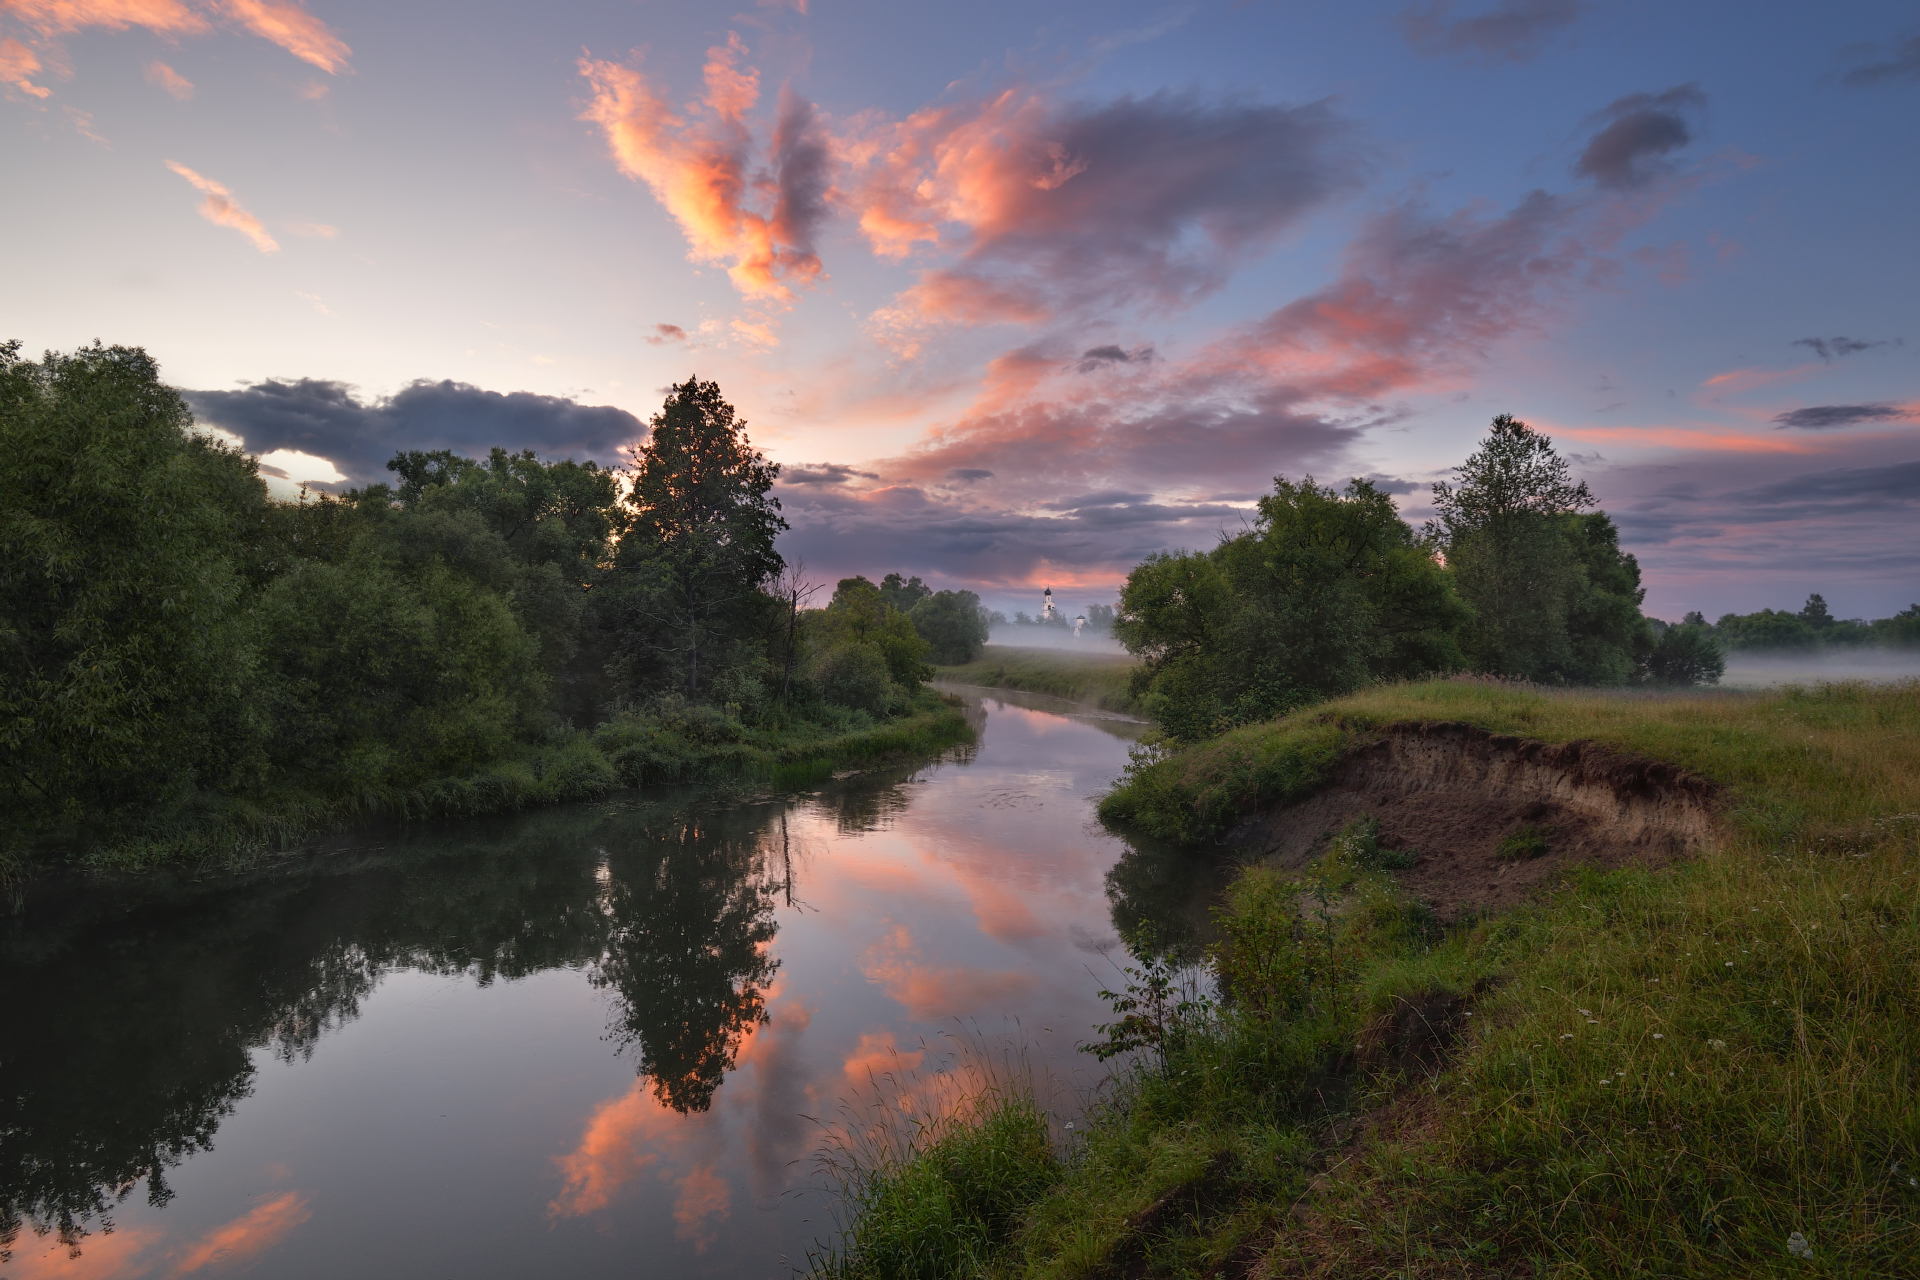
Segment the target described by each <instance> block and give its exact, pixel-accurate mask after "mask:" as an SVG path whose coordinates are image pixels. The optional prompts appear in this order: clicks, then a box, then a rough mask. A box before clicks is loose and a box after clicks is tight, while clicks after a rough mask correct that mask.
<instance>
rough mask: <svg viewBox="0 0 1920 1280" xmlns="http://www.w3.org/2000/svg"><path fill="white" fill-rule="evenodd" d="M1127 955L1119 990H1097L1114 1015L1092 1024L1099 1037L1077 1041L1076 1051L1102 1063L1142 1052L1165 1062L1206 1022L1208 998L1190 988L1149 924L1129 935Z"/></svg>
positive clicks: (1187, 977)
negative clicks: (1193, 1031)
mask: <svg viewBox="0 0 1920 1280" xmlns="http://www.w3.org/2000/svg"><path fill="white" fill-rule="evenodd" d="M1127 954H1128V955H1129V956H1131V957H1132V958H1133V963H1132V964H1130V965H1124V966H1122V967H1121V970H1120V973H1121V976H1122V977H1124V978H1125V979H1126V981H1125V982H1123V983H1122V984H1121V989H1120V990H1119V991H1104V990H1103V991H1101V992H1100V998H1101V999H1102V1000H1105V1001H1106V1002H1107V1004H1108V1005H1109V1006H1111V1008H1112V1009H1113V1012H1114V1014H1115V1015H1116V1016H1115V1018H1114V1020H1113V1021H1112V1022H1103V1023H1100V1024H1098V1025H1096V1026H1095V1027H1094V1030H1095V1031H1096V1032H1098V1033H1099V1034H1100V1036H1101V1039H1099V1040H1095V1041H1091V1042H1089V1043H1087V1044H1083V1045H1081V1046H1080V1051H1081V1052H1082V1053H1091V1054H1092V1055H1093V1056H1094V1057H1096V1058H1098V1059H1099V1060H1100V1061H1102V1062H1105V1061H1107V1060H1108V1059H1109V1058H1118V1057H1121V1056H1123V1055H1127V1054H1132V1053H1139V1052H1142V1051H1144V1052H1146V1053H1147V1054H1149V1055H1151V1057H1152V1059H1153V1060H1154V1061H1157V1062H1158V1063H1160V1065H1162V1066H1165V1065H1166V1062H1167V1058H1168V1055H1169V1054H1172V1053H1176V1052H1178V1050H1179V1047H1180V1042H1181V1041H1182V1040H1183V1039H1184V1038H1185V1037H1186V1035H1187V1034H1188V1033H1189V1032H1190V1031H1191V1030H1192V1029H1193V1028H1194V1027H1196V1026H1197V1025H1199V1024H1200V1023H1202V1022H1204V1021H1205V1019H1206V1017H1207V1014H1208V1010H1209V1009H1210V1008H1211V1007H1212V1004H1213V1002H1212V1001H1211V1000H1210V999H1208V998H1207V997H1206V996H1204V995H1202V994H1200V992H1199V991H1198V990H1197V989H1196V988H1195V985H1194V983H1193V981H1192V975H1191V974H1190V973H1187V972H1183V968H1184V966H1182V965H1181V964H1180V962H1179V960H1178V958H1177V956H1176V955H1174V954H1170V953H1168V952H1167V951H1166V950H1164V949H1163V948H1162V947H1161V946H1160V945H1159V939H1158V937H1157V936H1156V934H1155V931H1154V929H1153V926H1152V925H1150V924H1143V925H1141V926H1140V927H1139V928H1138V929H1136V930H1135V931H1134V932H1133V933H1132V934H1131V935H1129V936H1128V938H1127Z"/></svg>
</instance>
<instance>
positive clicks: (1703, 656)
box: [1647, 622, 1727, 685]
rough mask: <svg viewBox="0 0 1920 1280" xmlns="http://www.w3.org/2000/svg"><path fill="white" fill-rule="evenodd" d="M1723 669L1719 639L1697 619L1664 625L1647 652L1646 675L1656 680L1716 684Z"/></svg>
mask: <svg viewBox="0 0 1920 1280" xmlns="http://www.w3.org/2000/svg"><path fill="white" fill-rule="evenodd" d="M1726 670H1727V659H1726V655H1725V654H1723V653H1721V651H1720V642H1719V641H1718V640H1716V639H1714V637H1713V633H1712V632H1711V631H1709V630H1707V628H1705V627H1703V626H1700V625H1699V624H1697V623H1684V622H1683V623H1681V624H1680V625H1679V626H1677V627H1668V628H1667V629H1666V630H1665V631H1663V632H1661V633H1660V638H1659V639H1658V640H1656V641H1655V642H1654V645H1653V649H1652V651H1651V652H1650V653H1649V654H1648V655H1647V676H1648V678H1649V679H1651V680H1653V681H1654V683H1656V684H1667V685H1696V684H1718V683H1719V682H1720V677H1721V676H1722V675H1724V674H1726Z"/></svg>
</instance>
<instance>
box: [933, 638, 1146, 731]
mask: <svg viewBox="0 0 1920 1280" xmlns="http://www.w3.org/2000/svg"><path fill="white" fill-rule="evenodd" d="M1139 665H1140V664H1139V660H1138V659H1137V658H1134V657H1132V656H1131V655H1129V654H1124V653H1079V652H1073V651H1067V650H1060V649H1017V648H1013V647H1011V646H1008V645H997V644H990V645H988V646H987V647H986V648H985V650H984V651H982V653H981V655H980V657H978V658H976V659H975V660H974V661H972V662H967V663H962V664H960V665H958V666H951V667H937V668H935V670H937V671H938V672H939V676H940V678H941V679H942V680H951V681H953V682H954V683H955V684H971V685H979V686H981V687H983V688H988V689H1019V690H1021V691H1023V692H1026V693H1045V694H1051V695H1052V696H1053V697H1056V698H1065V699H1067V700H1068V701H1070V702H1078V703H1083V704H1085V705H1086V706H1090V707H1096V708H1098V709H1100V710H1102V711H1117V712H1121V713H1123V714H1128V715H1138V714H1140V704H1139V703H1138V702H1136V701H1135V700H1134V697H1133V694H1132V693H1131V692H1130V690H1129V681H1130V680H1131V679H1132V677H1133V673H1134V671H1135V669H1136V668H1138V666H1139Z"/></svg>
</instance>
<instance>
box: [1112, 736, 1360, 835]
mask: <svg viewBox="0 0 1920 1280" xmlns="http://www.w3.org/2000/svg"><path fill="white" fill-rule="evenodd" d="M1372 727H1373V724H1372V723H1371V722H1369V721H1368V720H1366V719H1361V718H1357V717H1352V716H1345V717H1341V718H1339V719H1337V720H1336V719H1334V718H1331V717H1328V716H1327V715H1325V714H1323V713H1321V712H1318V711H1296V712H1294V713H1293V714H1292V715H1289V716H1286V717H1283V718H1282V719H1280V720H1276V721H1273V722H1272V723H1270V724H1265V725H1248V726H1245V727H1242V728H1239V729H1234V730H1231V731H1229V732H1227V733H1224V734H1221V735H1220V736H1219V737H1218V738H1215V739H1212V740H1211V741H1207V742H1202V743H1199V744H1197V745H1195V746H1191V747H1188V748H1185V749H1184V750H1179V751H1169V750H1166V749H1165V748H1163V747H1160V746H1152V745H1149V746H1143V747H1137V748H1135V749H1133V751H1132V752H1131V753H1130V756H1131V758H1130V759H1129V761H1128V764H1127V767H1126V769H1125V771H1124V772H1123V773H1122V774H1121V776H1120V780H1119V781H1118V782H1117V783H1115V785H1114V787H1113V789H1112V790H1111V791H1109V792H1107V794H1106V795H1104V796H1102V797H1101V798H1100V804H1099V815H1100V820H1101V821H1102V822H1104V823H1106V824H1107V825H1109V826H1112V827H1116V828H1119V829H1122V830H1127V831H1139V832H1142V833H1144V834H1146V835H1149V836H1153V837H1155V838H1157V839H1161V840H1170V841H1173V842H1174V843H1176V844H1188V845H1191V844H1208V843H1213V842H1214V841H1217V840H1218V839H1219V838H1220V837H1221V836H1222V835H1224V834H1226V832H1227V831H1228V829H1229V828H1231V827H1232V826H1233V824H1234V823H1235V822H1237V821H1239V820H1240V818H1241V817H1243V816H1244V815H1245V814H1247V813H1248V812H1250V811H1251V810H1253V809H1254V808H1256V807H1258V806H1260V805H1263V804H1269V803H1276V802H1284V801H1289V800H1299V799H1304V798H1305V797H1306V796H1308V795H1311V794H1312V793H1313V792H1314V791H1315V790H1317V789H1318V788H1319V786H1320V784H1321V782H1322V781H1323V780H1324V779H1325V778H1326V776H1327V774H1328V773H1329V772H1330V771H1331V770H1332V769H1333V768H1334V766H1335V765H1337V764H1338V763H1339V762H1340V760H1341V758H1342V757H1344V756H1345V755H1346V754H1347V752H1348V751H1350V750H1352V749H1353V748H1354V747H1355V746H1357V745H1358V744H1360V743H1361V742H1364V741H1366V740H1368V738H1369V736H1370V735H1369V730H1370V729H1371V728H1372Z"/></svg>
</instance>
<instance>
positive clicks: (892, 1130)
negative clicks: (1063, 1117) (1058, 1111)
mask: <svg viewBox="0 0 1920 1280" xmlns="http://www.w3.org/2000/svg"><path fill="white" fill-rule="evenodd" d="M952 1050H953V1051H952V1052H949V1053H945V1054H942V1055H940V1056H939V1057H937V1058H936V1059H935V1061H934V1063H933V1065H931V1066H929V1067H927V1068H926V1069H922V1068H921V1067H920V1066H919V1065H918V1063H919V1062H920V1061H921V1060H922V1059H923V1058H924V1057H925V1055H926V1050H925V1048H924V1047H923V1048H922V1050H921V1051H920V1052H919V1053H916V1054H914V1055H913V1065H908V1064H907V1063H904V1062H902V1061H901V1059H900V1057H899V1055H898V1054H895V1055H894V1057H893V1062H892V1064H891V1065H890V1067H889V1068H888V1069H886V1070H884V1071H873V1072H870V1074H869V1079H868V1087H867V1089H866V1090H865V1091H864V1092H863V1093H861V1094H860V1095H857V1096H856V1097H855V1098H853V1099H851V1100H847V1101H844V1102H843V1103H842V1104H841V1113H840V1117H839V1123H838V1124H837V1125H836V1126H835V1127H834V1128H833V1129H832V1130H831V1131H830V1134H829V1138H828V1141H827V1143H826V1145H825V1146H824V1148H823V1149H822V1152H821V1154H820V1158H819V1171H820V1173H821V1174H822V1175H823V1176H824V1178H825V1180H826V1181H827V1182H828V1183H829V1184H830V1185H831V1186H832V1188H833V1189H834V1191H835V1193H836V1194H837V1196H838V1203H839V1205H840V1210H841V1215H842V1226H843V1231H842V1234H841V1238H840V1240H839V1241H838V1242H837V1245H836V1246H835V1247H833V1248H832V1249H830V1250H828V1251H826V1252H820V1253H816V1254H814V1255H813V1256H812V1257H810V1258H809V1260H808V1264H809V1267H808V1274H809V1275H810V1276H813V1277H817V1278H819V1280H829V1278H831V1280H947V1278H948V1277H954V1278H956V1280H957V1278H960V1277H973V1276H977V1275H979V1274H980V1272H981V1270H982V1268H983V1267H985V1266H986V1265H987V1263H988V1261H989V1260H990V1259H991V1258H992V1257H993V1256H994V1254H995V1253H997V1252H998V1251H999V1250H1000V1249H1001V1248H1002V1247H1003V1246H1004V1245H1005V1243H1006V1240H1007V1237H1008V1235H1009V1234H1010V1233H1011V1231H1012V1229H1013V1226H1014V1223H1015V1222H1016V1220H1017V1218H1018V1215H1019V1214H1020V1212H1021V1211H1022V1210H1024V1209H1025V1208H1026V1207H1027V1206H1028V1205H1030V1204H1031V1203H1032V1202H1033V1201H1034V1200H1035V1199H1037V1198H1038V1197H1039V1196H1041V1195H1042V1194H1044V1193H1045V1192H1046V1191H1047V1189H1048V1188H1050V1187H1052V1186H1053V1185H1054V1184H1055V1183H1057V1182H1058V1181H1059V1180H1060V1177H1061V1175H1062V1173H1063V1171H1064V1168H1065V1166H1064V1164H1063V1162H1062V1160H1061V1158H1060V1155H1059V1154H1058V1151H1057V1144H1056V1135H1055V1133H1054V1128H1053V1117H1052V1115H1051V1114H1050V1113H1049V1111H1048V1109H1047V1108H1046V1106H1045V1104H1044V1103H1043V1101H1042V1099H1041V1097H1040V1096H1039V1091H1038V1090H1037V1088H1036V1083H1035V1078H1034V1076H1033V1073H1032V1071H1031V1070H1030V1069H1029V1066H1028V1063H1027V1061H1026V1058H1025V1056H1024V1054H1021V1053H1019V1052H1017V1051H1014V1050H1005V1051H1003V1052H1002V1053H1001V1054H999V1055H995V1054H994V1053H992V1052H991V1051H990V1050H988V1049H987V1048H986V1046H985V1045H984V1044H983V1043H982V1042H981V1041H980V1040H979V1038H978V1037H977V1036H976V1037H974V1038H971V1039H962V1038H958V1037H956V1038H954V1040H953V1042H952Z"/></svg>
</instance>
